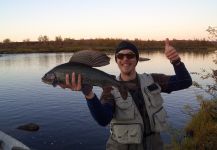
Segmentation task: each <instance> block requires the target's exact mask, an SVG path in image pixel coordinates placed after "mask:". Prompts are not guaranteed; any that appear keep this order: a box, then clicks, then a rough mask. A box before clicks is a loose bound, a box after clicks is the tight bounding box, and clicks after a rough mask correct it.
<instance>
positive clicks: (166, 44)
mask: <svg viewBox="0 0 217 150" xmlns="http://www.w3.org/2000/svg"><path fill="white" fill-rule="evenodd" d="M169 45H170V41H169V39H168V38H166V40H165V46H169Z"/></svg>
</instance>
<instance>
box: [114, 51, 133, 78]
mask: <svg viewBox="0 0 217 150" xmlns="http://www.w3.org/2000/svg"><path fill="white" fill-rule="evenodd" d="M116 58H117V64H118V67H119V69H120V71H121V73H123V74H126V75H130V74H131V73H133V72H135V68H136V64H137V60H136V55H135V53H134V52H133V51H131V50H129V49H124V50H121V51H120V52H118V53H117V54H116Z"/></svg>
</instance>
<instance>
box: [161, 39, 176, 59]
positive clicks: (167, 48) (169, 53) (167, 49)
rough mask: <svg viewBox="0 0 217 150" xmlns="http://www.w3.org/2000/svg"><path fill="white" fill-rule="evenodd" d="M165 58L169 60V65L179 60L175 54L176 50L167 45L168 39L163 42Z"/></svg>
mask: <svg viewBox="0 0 217 150" xmlns="http://www.w3.org/2000/svg"><path fill="white" fill-rule="evenodd" d="M164 53H165V55H166V57H167V58H168V59H169V60H170V62H171V63H173V62H176V61H177V60H180V57H179V54H178V53H177V51H176V49H175V48H174V47H172V46H171V45H170V43H169V39H168V38H167V39H166V40H165V51H164Z"/></svg>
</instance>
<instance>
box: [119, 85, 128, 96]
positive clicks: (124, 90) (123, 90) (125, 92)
mask: <svg viewBox="0 0 217 150" xmlns="http://www.w3.org/2000/svg"><path fill="white" fill-rule="evenodd" d="M118 90H119V92H120V94H121V97H122V98H123V99H124V100H126V99H127V97H128V89H127V87H126V86H125V85H124V84H121V85H120V86H119V87H118Z"/></svg>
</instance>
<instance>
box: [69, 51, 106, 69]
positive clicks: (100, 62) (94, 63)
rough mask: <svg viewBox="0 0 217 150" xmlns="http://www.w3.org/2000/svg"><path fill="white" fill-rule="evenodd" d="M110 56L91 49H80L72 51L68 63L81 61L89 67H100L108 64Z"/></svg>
mask: <svg viewBox="0 0 217 150" xmlns="http://www.w3.org/2000/svg"><path fill="white" fill-rule="evenodd" d="M109 61H110V58H109V57H108V56H107V55H106V54H105V53H102V52H99V51H93V50H82V51H79V52H76V53H74V55H73V56H72V57H71V58H70V60H69V63H72V62H75V63H81V64H85V65H88V66H91V67H101V66H105V65H108V64H109Z"/></svg>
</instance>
